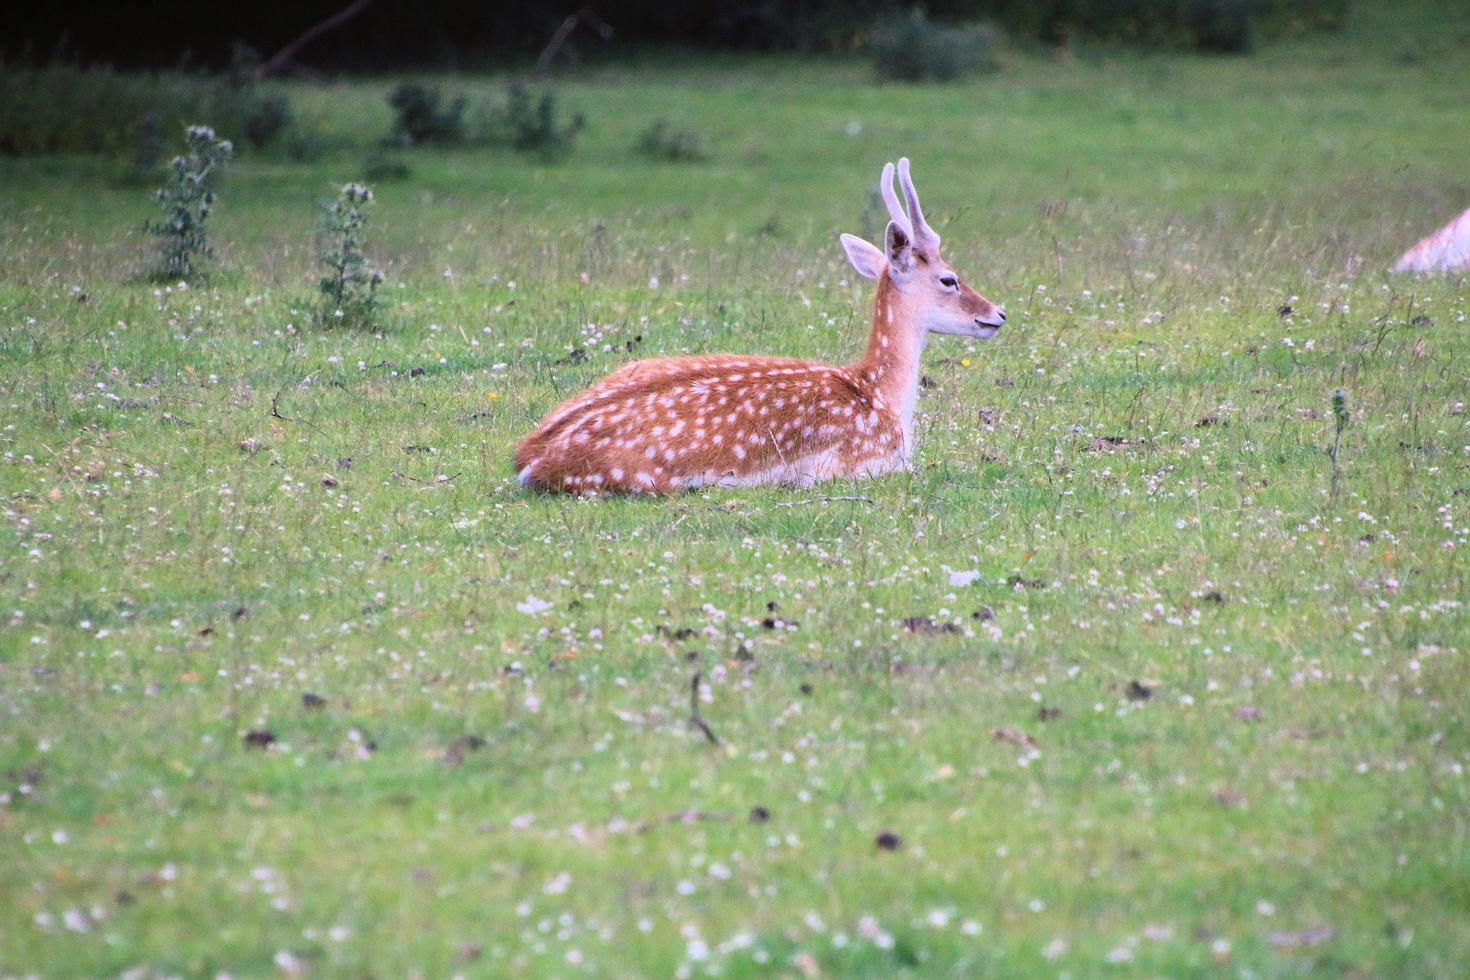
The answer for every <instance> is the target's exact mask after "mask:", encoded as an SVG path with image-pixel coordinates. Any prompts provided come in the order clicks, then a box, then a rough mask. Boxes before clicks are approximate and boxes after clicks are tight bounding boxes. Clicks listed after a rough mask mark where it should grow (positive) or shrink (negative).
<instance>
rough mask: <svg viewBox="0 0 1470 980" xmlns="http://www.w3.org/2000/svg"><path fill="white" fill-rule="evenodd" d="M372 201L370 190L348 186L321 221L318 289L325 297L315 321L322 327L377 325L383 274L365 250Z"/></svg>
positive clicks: (318, 248) (360, 185)
mask: <svg viewBox="0 0 1470 980" xmlns="http://www.w3.org/2000/svg"><path fill="white" fill-rule="evenodd" d="M372 201H373V191H372V188H370V187H368V186H367V185H365V184H356V183H353V184H346V185H344V186H343V188H342V191H341V193H340V194H339V195H338V197H337V200H335V201H333V202H332V203H331V204H329V205H327V207H326V212H325V214H324V215H323V216H322V224H321V228H320V229H319V231H318V232H317V260H318V261H319V262H320V263H321V264H322V265H323V266H325V267H326V270H327V271H326V275H324V276H322V278H321V281H320V282H319V283H318V286H317V288H318V291H319V292H320V293H321V300H320V303H319V305H318V307H317V313H316V317H315V319H316V323H317V325H318V326H352V327H372V326H376V325H377V318H378V287H379V286H380V285H382V282H383V274H382V273H381V272H379V271H378V270H377V269H374V268H373V267H372V266H371V265H370V264H369V263H368V260H367V255H366V254H364V253H363V250H362V243H363V237H364V232H365V230H366V228H367V213H366V209H367V206H368V205H369V204H371V203H372Z"/></svg>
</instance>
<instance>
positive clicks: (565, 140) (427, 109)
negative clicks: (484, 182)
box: [388, 82, 586, 159]
mask: <svg viewBox="0 0 1470 980" xmlns="http://www.w3.org/2000/svg"><path fill="white" fill-rule="evenodd" d="M388 102H389V104H390V105H391V106H393V108H394V110H395V111H396V112H397V116H396V117H395V119H394V122H393V134H392V136H391V137H390V138H389V142H390V143H401V144H403V145H406V146H418V145H421V144H425V143H438V144H444V145H454V144H460V143H481V144H488V145H500V146H509V147H511V148H513V149H517V150H523V151H527V152H532V153H537V154H540V155H541V156H542V157H546V158H548V159H549V158H554V157H558V156H561V155H563V154H565V153H566V152H567V151H568V150H569V149H571V145H572V139H573V138H574V137H575V136H576V135H577V133H579V132H581V130H582V128H583V126H584V125H585V124H586V121H585V120H584V119H583V118H582V114H581V113H573V114H572V115H571V117H570V118H569V119H566V120H563V118H562V113H561V110H560V108H559V106H558V102H557V96H556V93H555V92H554V91H552V90H551V89H549V88H548V89H542V90H541V91H540V92H533V91H532V90H531V89H529V88H527V87H526V86H524V85H521V84H519V83H512V84H511V85H510V86H509V87H508V88H507V89H506V94H505V101H504V102H503V103H501V104H499V105H495V104H492V103H490V102H484V103H481V104H479V105H477V106H475V107H474V109H475V112H474V115H475V117H476V121H475V123H474V124H473V125H472V124H469V123H467V122H466V121H465V115H466V111H465V110H466V109H467V108H470V106H469V103H468V100H467V99H466V98H465V97H464V96H462V95H460V96H455V97H454V98H453V99H449V100H448V101H447V102H446V100H445V97H444V95H443V94H442V93H441V92H440V91H439V90H438V89H437V88H432V87H430V86H427V85H419V84H417V83H414V82H404V83H403V84H401V85H399V86H398V87H397V88H395V89H394V90H393V91H392V93H391V94H390V95H389V96H388Z"/></svg>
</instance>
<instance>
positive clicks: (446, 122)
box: [388, 82, 465, 146]
mask: <svg viewBox="0 0 1470 980" xmlns="http://www.w3.org/2000/svg"><path fill="white" fill-rule="evenodd" d="M388 104H389V105H391V106H392V107H393V109H394V111H395V112H396V113H397V115H396V116H395V117H394V120H393V137H392V139H393V141H394V142H397V143H403V144H404V145H406V146H419V145H421V144H424V143H441V144H453V143H462V142H464V140H465V124H464V109H465V100H464V98H463V97H462V96H460V97H456V98H454V99H451V100H449V103H448V105H445V103H444V97H443V95H442V94H441V93H440V92H439V90H438V89H436V88H431V87H429V86H427V85H419V84H418V83H416V82H402V83H401V84H399V85H398V86H397V87H396V88H394V89H393V91H392V92H390V93H389V95H388Z"/></svg>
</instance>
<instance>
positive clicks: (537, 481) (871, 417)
mask: <svg viewBox="0 0 1470 980" xmlns="http://www.w3.org/2000/svg"><path fill="white" fill-rule="evenodd" d="M896 169H897V175H898V182H899V185H900V187H901V188H902V190H903V194H904V198H905V199H906V200H907V202H908V212H907V213H905V212H904V210H903V208H902V206H901V205H900V204H899V200H898V195H897V193H896V192H895V191H894V187H893V179H894V173H895V167H894V165H893V164H892V163H888V164H885V165H884V167H883V176H882V179H881V182H880V184H879V190H880V192H881V194H882V197H883V202H884V204H885V205H886V206H887V209H888V216H889V219H890V220H889V222H888V227H887V229H886V231H885V232H884V235H883V247H882V248H879V247H878V246H876V245H874V244H872V243H871V242H868V241H866V240H864V239H862V238H859V237H857V236H856V235H848V234H844V235H842V236H841V238H840V240H841V243H842V247H843V250H844V251H845V252H846V254H847V259H848V261H849V262H850V263H851V264H852V267H853V268H854V269H855V270H857V273H858V274H859V275H861V276H863V277H865V278H868V279H872V280H875V281H876V282H877V289H876V292H875V295H874V297H873V321H872V329H871V331H870V333H869V337H868V346H867V350H866V352H865V353H864V354H863V356H862V358H861V359H860V360H858V361H857V362H855V363H852V364H844V365H836V364H824V363H820V362H817V361H806V360H796V359H792V358H783V357H753V356H743V355H738V354H714V355H706V356H698V357H663V358H652V359H647V360H640V361H634V362H632V363H630V364H626V365H624V366H622V367H621V368H619V369H617V370H616V371H614V372H613V373H612V374H609V375H608V376H607V377H605V378H603V379H602V380H601V381H598V382H597V383H596V384H594V385H592V386H591V387H590V388H588V389H587V390H586V391H583V392H582V393H581V394H579V395H575V396H573V397H571V398H569V399H567V400H566V401H564V402H562V403H561V404H560V405H558V406H557V407H556V408H554V409H552V411H551V412H550V413H549V414H548V415H547V416H546V417H545V418H544V419H543V420H542V421H541V424H540V425H538V426H537V427H536V429H535V430H534V431H533V432H532V433H531V434H530V435H528V436H527V437H526V438H525V440H524V441H523V442H521V444H520V446H519V447H518V448H517V449H516V453H515V472H516V479H517V481H518V482H519V483H520V484H521V486H523V487H528V488H531V489H535V490H541V491H546V492H551V493H565V494H573V495H579V496H598V495H604V494H652V495H666V494H672V493H676V492H680V491H686V490H693V489H696V488H699V487H706V486H722V487H731V486H734V487H739V486H757V485H762V484H777V485H787V486H796V487H809V486H812V485H814V484H816V483H819V482H822V481H825V480H832V479H840V478H847V479H854V480H858V479H865V478H871V477H878V476H882V475H884V474H889V473H895V472H902V471H905V470H909V469H910V468H911V466H912V461H913V454H914V401H915V398H916V396H917V394H918V387H919V359H920V356H921V355H922V353H923V351H924V347H925V344H926V343H927V341H928V338H929V335H930V334H950V335H956V336H960V337H970V338H975V339H979V340H989V339H991V338H993V337H994V336H995V335H996V334H997V333H999V332H1000V328H1001V326H1002V325H1003V324H1004V323H1005V321H1006V315H1005V311H1004V310H1003V309H1001V307H999V306H997V305H996V304H994V303H992V302H991V301H990V300H988V299H986V298H985V297H983V296H981V295H980V294H979V293H977V292H975V290H973V289H971V288H970V287H969V286H968V285H966V284H965V282H964V281H963V280H961V279H960V276H959V273H957V272H956V271H955V270H954V268H953V267H951V266H950V265H948V264H947V263H946V262H945V261H944V259H943V258H941V256H940V251H939V235H938V234H937V233H935V231H934V229H933V228H931V227H930V226H929V224H928V222H927V221H925V220H924V211H923V208H922V207H920V205H919V195H918V192H917V191H916V190H915V189H914V182H913V179H912V177H911V176H910V173H909V161H908V158H907V157H904V158H902V159H900V160H899V161H898V167H897V168H896Z"/></svg>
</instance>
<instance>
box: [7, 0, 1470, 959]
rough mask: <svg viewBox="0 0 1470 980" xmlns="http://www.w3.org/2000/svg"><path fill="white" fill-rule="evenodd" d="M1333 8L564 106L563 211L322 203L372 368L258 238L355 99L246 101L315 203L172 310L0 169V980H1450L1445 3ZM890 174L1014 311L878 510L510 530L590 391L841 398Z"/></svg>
mask: <svg viewBox="0 0 1470 980" xmlns="http://www.w3.org/2000/svg"><path fill="white" fill-rule="evenodd" d="M1359 7H1360V9H1359V11H1358V12H1357V14H1356V15H1355V18H1354V21H1353V23H1352V24H1351V25H1350V26H1349V28H1348V29H1347V30H1346V31H1344V32H1343V33H1342V34H1338V35H1329V36H1317V37H1312V38H1308V39H1303V40H1300V41H1291V42H1282V43H1278V44H1272V45H1267V46H1265V47H1263V48H1262V49H1261V50H1260V51H1258V52H1257V53H1255V54H1253V55H1251V56H1249V57H1245V58H1223V57H1218V58H1217V57H1201V56H1196V55H1186V54H1158V53H1154V54H1147V53H1139V52H1131V51H1124V50H1116V49H1110V48H1086V47H1084V48H1082V49H1081V50H1079V51H1078V52H1077V53H1076V54H1075V56H1072V57H1066V58H1062V57H1054V56H1051V55H1049V54H1047V53H1044V52H1028V51H1021V52H1015V51H1013V52H1011V53H1009V54H1007V55H1006V56H1005V57H1004V59H1003V68H1002V70H1001V71H999V72H998V73H996V74H993V75H987V76H981V77H976V78H972V79H970V80H967V81H964V82H960V83H954V84H946V85H928V84H921V85H884V84H878V83H876V82H874V81H873V79H872V77H871V74H870V72H869V70H868V68H867V66H866V65H865V64H864V63H862V62H860V61H856V60H845V59H833V60H820V59H797V58H794V57H784V56H765V57H754V56H740V57H736V56H703V55H701V56H698V57H696V56H691V55H681V54H679V53H677V52H653V53H648V54H644V55H640V56H637V57H634V58H630V59H628V60H626V61H619V62H613V63H607V64H600V65H592V66H588V67H585V68H582V69H580V70H578V71H576V72H574V73H573V74H571V75H569V76H568V77H566V78H565V79H563V80H561V81H559V83H558V90H559V92H560V93H561V95H562V98H563V100H564V101H565V103H566V104H567V106H568V107H570V108H575V109H577V110H579V111H582V112H583V113H585V115H586V117H587V120H588V128H587V130H586V131H585V132H583V133H582V134H580V135H579V137H578V140H577V142H576V144H575V146H574V147H573V149H572V151H571V152H570V153H569V154H568V155H567V156H566V157H565V158H564V159H562V160H559V161H555V162H545V161H540V160H537V159H535V158H531V157H527V156H524V155H520V154H517V153H515V152H513V151H511V150H507V149H500V148H446V149H430V148H424V149H416V150H413V151H409V152H406V153H405V155H404V159H405V161H406V162H407V163H408V164H409V166H410V167H411V172H410V173H409V175H408V176H406V177H404V178H402V179H398V180H391V181H383V182H380V183H378V184H377V185H376V187H375V190H376V195H377V200H376V202H375V206H374V210H373V212H372V218H371V220H372V224H371V226H370V230H369V252H370V254H371V256H372V257H373V258H374V260H375V261H376V262H377V263H378V264H379V265H380V266H381V267H382V268H383V269H384V270H385V271H386V274H387V284H386V285H385V287H384V297H385V299H386V301H387V303H386V307H387V308H386V311H385V314H384V317H383V323H382V326H381V328H380V329H377V330H349V329H337V330H324V329H319V328H316V327H313V326H312V324H311V323H310V314H309V309H310V304H311V296H312V288H313V281H314V279H315V277H316V276H317V275H318V271H317V270H316V268H315V266H314V257H313V249H312V242H311V235H312V229H313V227H314V225H315V223H316V221H317V215H318V208H317V203H318V201H319V200H321V199H323V198H326V197H330V196H331V195H332V194H333V193H335V191H336V189H337V188H338V187H339V186H340V185H341V184H342V183H344V182H345V181H347V180H350V179H357V178H359V177H361V176H362V175H361V173H360V172H358V171H359V170H360V169H361V166H362V161H363V158H364V156H365V154H366V153H367V152H368V151H369V150H370V148H371V146H372V144H373V143H374V142H375V141H377V140H379V139H380V138H381V137H382V135H383V134H384V133H385V132H386V131H387V129H388V126H389V122H390V110H389V108H388V106H387V105H386V103H385V101H384V96H385V94H386V93H387V92H388V91H389V89H390V88H391V87H392V85H393V84H394V83H395V82H396V81H397V79H388V78H367V79H347V80H345V81H344V82H343V83H342V84H340V85H339V86H337V87H333V88H323V87H309V86H306V85H304V84H296V83H281V85H282V89H283V90H285V91H288V92H289V93H290V95H291V98H292V99H293V102H294V104H295V105H296V106H297V107H298V111H299V112H300V113H301V114H302V115H303V117H305V118H306V119H307V120H309V121H310V123H311V125H312V126H313V127H314V128H315V130H316V131H317V132H319V133H321V134H322V136H321V140H322V147H321V152H320V155H319V156H317V157H316V158H315V159H312V160H309V161H304V162H296V161H293V160H291V159H289V158H287V157H283V156H271V155H265V156H260V155H257V156H253V157H252V156H250V155H242V156H241V158H240V159H239V160H238V161H236V162H235V163H234V164H232V165H231V167H230V168H229V170H228V171H227V173H226V176H225V178H224V180H223V182H222V184H221V190H220V201H219V205H218V208H217V210H216V213H215V216H214V218H213V221H214V236H215V241H216V243H217V245H218V247H219V252H220V254H219V257H218V261H217V264H216V271H215V273H214V274H213V275H212V276H211V278H210V279H209V280H208V281H207V282H205V283H203V284H200V285H195V286H190V287H179V286H177V285H174V284H152V283H149V282H147V281H145V280H144V279H143V278H142V277H141V273H142V272H143V271H145V270H146V268H147V265H148V263H149V261H150V259H151V254H152V253H151V252H150V249H151V248H152V244H151V243H150V241H149V240H148V237H147V236H146V235H144V234H143V233H142V231H141V227H142V224H143V222H144V221H145V219H148V218H150V217H153V216H154V204H153V202H152V200H151V198H150V194H149V190H148V188H147V187H146V186H139V185H138V184H137V183H136V182H134V181H130V180H127V179H125V178H126V174H127V169H128V168H127V165H126V164H125V163H122V162H118V161H113V160H105V159H100V158H89V157H42V158H22V159H16V158H0V256H3V260H0V410H3V411H0V496H3V500H4V504H3V516H4V526H5V531H4V533H3V534H0V842H3V844H0V975H3V976H31V975H35V976H48V977H50V976H56V977H63V976H104V975H125V976H129V977H136V978H144V977H154V976H159V977H162V976H177V975H189V976H203V975H208V976H213V975H230V976H236V977H247V976H263V975H264V976H269V975H278V974H282V975H292V976H294V975H318V976H423V977H438V976H448V975H454V974H462V975H465V976H502V975H527V976H576V975H582V974H593V975H613V976H662V975H676V976H706V975H719V976H728V977H742V976H764V975H787V976H806V977H814V976H874V977H878V976H882V977H887V976H896V975H915V976H944V975H949V976H975V975H1003V976H1032V975H1035V976H1073V977H1076V976H1095V975H1104V976H1105V975H1114V974H1116V975H1130V974H1135V973H1137V974H1144V975H1165V976H1195V975H1199V976H1206V975H1209V976H1213V975H1221V974H1225V975H1234V976H1241V977H1276V976H1298V975H1333V976H1337V975H1349V976H1394V975H1398V976H1414V977H1451V976H1458V975H1463V970H1464V969H1465V967H1464V964H1465V963H1466V962H1470V775H1467V771H1466V770H1467V766H1470V698H1467V692H1470V609H1467V605H1466V602H1467V597H1470V561H1467V554H1470V423H1467V415H1466V411H1467V408H1466V402H1467V401H1470V339H1467V337H1466V330H1467V322H1466V321H1467V315H1470V295H1467V289H1466V285H1465V280H1464V278H1456V277H1450V276H1440V277H1429V278H1418V279H1416V278H1412V277H1404V276H1394V275H1391V274H1389V273H1388V272H1387V271H1386V270H1387V268H1388V267H1389V266H1390V265H1391V264H1392V262H1393V260H1394V259H1395V258H1396V256H1397V255H1398V253H1399V252H1400V251H1402V249H1404V248H1406V247H1407V246H1408V245H1410V244H1412V243H1413V242H1414V241H1415V240H1416V239H1418V238H1419V237H1420V236H1422V235H1424V234H1427V233H1428V232H1429V231H1431V230H1433V229H1434V228H1437V227H1438V226H1439V225H1441V224H1442V223H1443V222H1444V221H1447V220H1448V219H1449V218H1450V217H1452V216H1453V215H1454V214H1455V213H1457V212H1458V211H1460V210H1461V209H1463V208H1464V207H1466V206H1467V205H1470V174H1467V170H1466V167H1465V161H1466V159H1470V125H1467V122H1470V116H1467V110H1466V107H1467V106H1470V53H1467V52H1470V45H1467V41H1470V14H1467V13H1466V12H1465V10H1464V9H1463V8H1461V7H1459V6H1457V5H1455V4H1451V3H1443V4H1435V3H1426V4H1418V5H1405V6H1403V7H1399V6H1392V5H1382V7H1380V6H1379V5H1376V4H1368V3H1363V4H1360V5H1359ZM435 81H438V82H440V83H442V84H445V85H446V86H447V87H449V88H458V89H462V90H465V91H485V92H489V91H498V90H499V87H500V85H501V80H500V79H498V78H495V77H487V76H462V77H457V78H451V79H448V80H445V79H442V78H440V79H435ZM658 117H663V118H668V119H670V120H673V121H674V122H676V123H677V124H678V125H681V126H686V127H690V128H693V129H696V130H698V131H701V132H703V133H704V134H706V135H707V137H708V140H709V146H710V156H709V158H708V159H707V160H705V161H703V162H693V163H675V162H658V161H650V160H648V159H646V158H644V157H641V156H639V155H638V154H636V153H635V152H634V151H633V149H632V146H633V144H634V142H635V140H636V138H637V135H638V133H639V132H641V131H642V130H644V129H645V128H646V127H647V126H648V124H649V122H650V121H651V120H652V119H654V118H658ZM196 121H198V122H207V120H196ZM225 135H229V134H225ZM900 154H907V155H908V156H910V157H911V158H913V161H914V172H915V177H916V180H917V182H918V185H919V188H920V191H921V192H922V193H923V195H924V201H925V205H926V209H927V210H928V212H929V215H930V220H931V222H933V223H934V225H935V226H936V228H938V230H939V231H940V233H941V234H942V235H943V236H944V239H945V245H946V255H947V257H948V259H949V260H950V261H951V262H952V263H953V264H954V265H955V266H956V267H957V268H958V269H959V270H960V271H961V272H962V273H963V274H964V275H965V276H966V277H967V279H968V281H969V282H971V283H972V284H973V285H974V286H975V287H976V288H978V289H979V290H980V291H981V292H982V293H984V294H985V295H987V296H988V297H990V298H991V299H993V300H995V301H996V302H999V303H1002V304H1004V305H1005V307H1006V310H1007V312H1008V314H1009V318H1010V319H1009V323H1008V324H1007V326H1006V328H1005V329H1004V330H1002V331H1001V333H1000V335H999V336H998V337H997V338H996V339H995V340H994V341H991V342H988V343H979V342H967V341H962V340H958V339H956V338H937V339H936V340H935V341H934V342H933V343H931V345H930V347H929V350H928V352H927V353H926V358H925V367H924V376H925V377H924V389H923V391H922V393H921V399H920V403H919V424H918V429H919V450H918V454H917V458H916V460H915V468H914V470H913V472H912V473H908V474H903V475H899V476H894V477H888V478H883V479H879V480H873V481H866V482H862V483H835V484H828V485H823V486H820V487H817V488H813V489H805V490H797V489H783V488H764V489H738V490H728V489H727V490H707V491H701V492H698V493H693V494H688V495H684V496H678V497H672V498H663V499H648V498H644V499H599V500H571V499H561V498H551V497H545V496H539V495H534V494H530V493H527V492H526V491H524V490H522V489H521V488H519V487H518V486H517V485H516V484H515V482H514V480H513V473H512V472H511V465H510V456H511V452H512V450H513V447H514V445H515V443H516V441H517V440H518V439H519V438H520V437H521V436H523V435H524V434H525V433H526V432H528V431H529V430H530V429H531V427H532V426H533V425H534V424H535V423H536V421H537V420H538V419H539V418H540V417H541V415H542V414H543V413H544V412H545V411H546V410H547V409H549V408H550V407H551V406H552V405H553V404H554V403H555V402H557V401H558V400H559V399H560V398H562V397H565V396H567V395H569V394H571V393H573V392H574V391H576V390H578V389H579V388H580V387H582V386H584V385H586V384H587V383H589V382H591V381H592V380H594V379H595V378H596V377H598V376H600V375H601V374H603V373H605V372H607V371H609V370H611V369H613V368H614V367H616V366H617V365H619V364H622V363H625V362H626V361H628V360H630V359H632V358H634V357H642V356H656V355H667V354H676V353H684V352H693V353H702V352H718V351H735V352H752V353H762V354H773V355H775V354H779V355H791V356H801V357H811V358H817V359H823V360H833V361H841V360H846V359H850V358H854V357H856V356H857V355H858V354H859V353H860V351H861V349H862V345H863V343H864V340H865V336H866V330H867V324H868V312H869V311H868V307H867V304H868V302H869V301H870V298H871V291H870V288H869V284H867V283H866V282H865V281H863V280H861V279H859V278H858V277H857V276H856V275H854V274H853V273H852V272H851V270H850V269H849V268H848V267H847V265H846V263H845V261H844V260H843V256H842V253H841V249H840V247H839V246H838V243H837V234H838V233H839V232H843V231H851V232H855V233H860V234H868V235H875V234H877V225H876V216H877V215H878V214H879V213H880V212H879V211H878V210H877V209H876V208H875V206H874V202H873V196H872V191H873V189H874V187H875V185H876V179H877V175H878V172H879V169H880V168H881V166H882V164H883V163H884V162H885V161H886V160H889V159H893V158H896V157H897V156H898V155H900ZM1337 389H1341V390H1342V391H1343V392H1344V398H1345V408H1346V411H1347V418H1346V427H1345V428H1343V429H1342V431H1341V433H1340V442H1339V443H1338V448H1337V457H1336V462H1335V464H1334V461H1333V460H1332V459H1331V458H1330V457H1329V455H1328V453H1327V447H1329V446H1331V445H1333V443H1334V439H1335V438H1339V433H1338V432H1337V426H1338V422H1337V419H1336V418H1335V416H1334V410H1333V392H1334V391H1335V390H1337Z"/></svg>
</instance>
